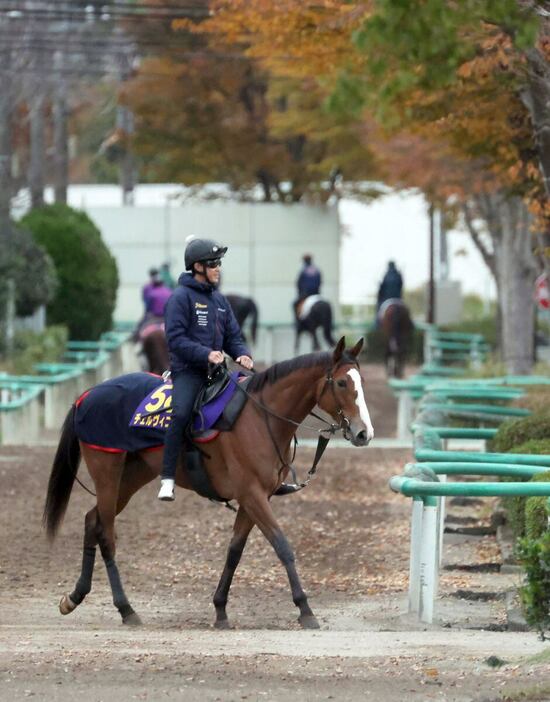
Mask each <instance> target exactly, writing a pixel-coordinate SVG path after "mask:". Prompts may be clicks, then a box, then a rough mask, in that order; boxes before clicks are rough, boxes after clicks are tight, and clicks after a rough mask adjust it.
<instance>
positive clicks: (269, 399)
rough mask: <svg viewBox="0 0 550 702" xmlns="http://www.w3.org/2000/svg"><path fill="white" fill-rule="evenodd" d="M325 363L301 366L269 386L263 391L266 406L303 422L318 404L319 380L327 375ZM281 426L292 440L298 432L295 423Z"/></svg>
mask: <svg viewBox="0 0 550 702" xmlns="http://www.w3.org/2000/svg"><path fill="white" fill-rule="evenodd" d="M326 372H327V369H326V367H325V366H324V365H323V364H320V365H318V366H312V367H311V368H301V369H299V370H296V371H293V372H292V373H289V374H288V375H287V376H286V377H285V378H282V379H281V380H278V381H276V382H275V383H273V384H272V385H270V386H268V387H267V388H266V389H265V390H264V392H263V398H264V401H265V404H266V406H268V407H269V408H270V409H271V410H272V411H273V412H274V413H276V414H278V415H279V416H280V417H285V418H286V419H291V420H292V421H293V422H297V423H298V424H301V423H302V422H303V421H304V419H305V418H306V417H307V416H308V414H309V413H310V412H311V410H312V409H313V408H314V407H315V405H316V390H317V383H318V381H319V380H320V379H321V378H322V377H323V376H324V375H326ZM280 424H281V427H280V432H281V436H282V438H287V435H288V439H289V440H290V439H291V438H292V436H293V435H294V434H295V433H296V426H295V425H294V424H290V423H288V424H286V425H284V426H282V423H280Z"/></svg>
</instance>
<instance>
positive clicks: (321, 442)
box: [226, 364, 359, 492]
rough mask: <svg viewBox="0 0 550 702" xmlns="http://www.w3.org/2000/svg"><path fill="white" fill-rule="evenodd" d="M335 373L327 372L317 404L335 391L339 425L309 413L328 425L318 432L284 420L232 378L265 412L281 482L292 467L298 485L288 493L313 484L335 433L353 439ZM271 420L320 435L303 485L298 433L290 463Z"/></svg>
mask: <svg viewBox="0 0 550 702" xmlns="http://www.w3.org/2000/svg"><path fill="white" fill-rule="evenodd" d="M340 365H341V364H340ZM356 365H357V367H359V364H356ZM338 367H339V366H338V365H337V366H336V370H337V369H338ZM333 371H334V368H330V369H329V370H328V371H327V373H326V375H325V384H324V385H323V388H322V390H321V392H320V393H319V397H318V398H317V402H316V404H318V403H319V402H320V400H321V398H322V397H323V395H324V394H325V391H326V390H327V388H330V390H331V392H332V396H333V399H334V403H335V406H336V415H337V416H338V418H339V421H338V423H337V424H335V423H334V422H327V420H326V419H324V418H323V417H321V416H320V415H318V414H317V413H316V412H313V411H311V412H309V415H310V416H312V417H315V418H316V419H319V420H320V421H321V422H323V424H326V425H327V426H326V427H324V428H322V429H318V428H317V427H313V426H308V425H307V424H305V425H304V424H303V423H302V422H296V421H295V420H294V419H290V417H284V416H282V415H280V414H277V412H274V411H273V410H272V409H271V408H269V407H267V406H266V405H265V404H264V402H263V401H260V400H258V399H257V398H255V397H254V396H253V395H252V394H251V393H249V392H247V390H246V389H245V388H243V387H242V386H241V385H240V384H239V383H238V382H237V381H236V380H234V379H233V378H231V375H229V377H230V378H231V381H232V382H233V383H234V384H235V385H236V386H237V387H238V388H239V389H240V390H241V392H244V393H245V395H246V396H247V397H248V399H249V400H252V402H253V403H254V404H255V405H256V406H257V407H259V408H260V409H261V410H262V411H263V413H264V421H265V424H266V428H267V431H268V434H269V438H270V439H271V443H272V444H273V446H274V448H275V451H276V453H277V457H278V458H279V461H280V463H281V467H280V468H279V471H278V476H279V479H280V477H281V473H282V472H283V471H284V469H285V468H288V470H289V472H290V473H291V475H292V478H293V480H294V485H286V488H287V490H286V492H297V491H298V490H302V489H303V488H305V487H306V486H307V485H308V484H309V482H310V480H311V479H312V478H313V477H314V476H315V474H316V472H317V465H318V463H319V461H320V460H321V457H322V455H323V453H324V452H325V449H326V447H327V446H328V443H329V441H330V439H331V438H332V436H334V434H336V432H337V431H341V432H342V435H343V437H344V439H346V440H348V441H349V439H350V432H351V422H350V421H349V419H348V418H347V417H346V415H345V413H344V409H343V407H342V406H341V404H340V403H339V402H338V398H337V397H336V390H335V389H334V382H335V379H334V375H333ZM226 372H227V370H226ZM269 417H275V418H276V419H279V420H281V421H283V422H286V423H287V424H293V425H294V426H295V427H300V426H303V427H304V428H305V429H310V430H312V431H315V432H317V433H318V434H319V439H318V441H317V448H316V450H315V456H314V459H313V464H312V466H311V468H310V469H309V470H308V472H307V475H306V479H305V480H304V481H303V482H301V483H298V482H297V477H296V469H295V468H294V466H293V465H292V463H293V461H294V459H295V458H296V448H297V446H298V439H297V438H296V434H294V451H293V455H292V459H291V462H290V463H288V462H287V461H285V459H284V458H283V455H282V452H281V449H280V448H279V445H278V444H277V440H276V438H275V436H274V435H273V429H272V427H271V424H270V423H269ZM324 434H327V436H324Z"/></svg>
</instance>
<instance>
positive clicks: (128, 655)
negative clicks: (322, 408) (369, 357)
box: [0, 369, 550, 702]
mask: <svg viewBox="0 0 550 702" xmlns="http://www.w3.org/2000/svg"><path fill="white" fill-rule="evenodd" d="M367 374H368V376H369V378H370V385H371V388H370V389H371V392H370V393H369V397H368V401H369V406H370V409H371V413H372V415H373V422H374V425H375V430H376V431H377V435H378V436H380V435H381V434H383V433H386V435H388V434H390V433H391V431H392V426H394V425H393V422H394V414H393V412H394V408H393V400H392V398H391V397H390V395H389V394H388V393H387V390H386V389H385V388H384V384H383V380H382V377H381V374H380V372H379V371H375V370H374V369H370V370H369V371H368V373H367ZM52 453H53V448H52V447H51V446H45V447H32V448H29V447H27V448H25V447H18V448H17V449H7V448H4V449H2V450H0V481H1V485H2V491H1V495H0V534H1V535H2V541H1V550H0V700H19V699H27V698H29V697H33V698H34V699H45V700H73V699H75V698H77V699H79V702H92V701H94V702H97V701H99V700H111V699H117V700H130V699H149V700H161V699H185V700H224V701H225V700H241V699H249V700H291V699H292V700H295V699H296V698H298V697H301V698H303V699H305V700H318V699H319V700H321V699H335V700H356V699H357V700H359V699H364V698H365V697H367V698H372V699H376V698H378V699H384V700H403V699H411V700H412V699H414V700H426V699H444V700H457V701H458V700H497V699H503V698H502V697H501V691H502V690H503V689H507V690H513V689H517V688H518V686H524V687H525V686H532V685H533V684H534V683H535V682H536V683H537V684H542V683H545V684H547V685H550V674H549V673H548V672H547V671H546V668H547V667H548V665H547V664H546V666H544V664H540V663H539V664H537V663H534V662H530V663H525V660H526V657H528V656H531V655H533V654H535V653H537V652H539V651H541V650H543V649H544V647H545V645H544V644H541V643H540V642H539V641H538V640H537V639H536V636H535V635H534V634H532V633H511V632H510V633H509V632H489V631H475V630H472V627H473V626H485V625H494V624H498V623H499V622H501V620H502V615H503V613H502V605H501V604H499V603H498V602H496V603H494V604H492V605H487V606H484V607H483V608H478V607H477V606H476V605H471V603H470V604H469V605H461V606H458V605H454V604H451V605H450V604H449V602H451V601H452V599H445V598H443V600H442V601H441V607H442V610H443V611H444V612H445V619H446V622H445V623H446V626H444V627H442V626H440V625H434V626H433V627H429V628H428V630H426V629H427V628H426V627H423V626H419V625H418V624H416V623H415V622H414V621H413V620H411V619H410V618H409V617H408V616H407V615H405V610H406V607H405V605H406V602H405V600H406V587H407V569H408V519H409V507H410V505H409V503H408V501H407V500H405V499H403V498H401V497H399V496H397V495H392V494H391V493H390V491H389V490H388V488H387V480H388V478H389V477H390V476H391V475H392V474H394V473H397V472H400V470H401V468H402V465H403V463H404V462H405V461H406V460H408V459H409V457H410V456H409V453H408V451H406V450H395V449H376V448H368V449H363V450H358V449H334V450H329V452H328V453H327V455H326V458H325V459H324V460H323V463H322V468H321V472H320V476H319V478H318V479H317V480H316V481H315V482H314V483H312V485H311V486H310V488H308V490H307V491H304V492H303V493H301V494H300V495H296V496H292V497H287V498H279V502H277V503H276V512H277V514H278V515H279V517H280V522H281V525H282V527H283V529H284V530H285V532H286V533H287V535H288V536H289V538H290V540H291V542H292V544H293V546H294V548H295V551H296V555H297V560H298V567H299V571H300V574H301V576H302V580H303V583H304V585H305V587H306V590H307V591H308V594H309V597H310V603H311V605H312V607H313V609H314V611H315V613H316V614H317V616H318V618H319V620H320V622H321V627H322V628H321V631H319V632H304V631H301V630H300V629H299V626H298V624H297V623H296V616H297V612H296V609H295V607H294V606H293V604H292V601H291V598H290V593H289V592H288V585H287V582H286V577H285V575H284V571H283V569H282V567H281V566H280V564H279V563H278V562H277V561H276V558H275V556H274V554H273V553H272V551H271V549H270V548H269V547H268V546H267V544H266V543H265V541H264V540H263V538H262V537H261V535H259V534H258V533H255V532H253V535H252V536H251V540H250V543H249V545H248V547H247V550H246V552H245V556H244V558H243V561H242V564H241V566H240V567H239V570H238V571H237V575H236V577H235V583H234V586H233V588H232V591H231V598H230V603H229V606H228V612H229V616H230V618H231V621H232V623H233V625H234V626H235V630H234V631H229V632H218V631H214V630H213V629H212V628H211V624H212V621H213V607H212V604H211V599H212V594H213V591H214V588H215V586H216V584H217V580H218V578H219V575H220V571H221V568H222V565H223V561H224V558H225V551H226V547H227V543H228V539H229V535H230V530H231V524H232V518H233V517H232V513H230V512H229V511H228V510H226V509H224V508H222V507H219V506H217V505H214V504H211V503H209V502H207V501H205V500H202V499H200V498H198V497H196V496H194V495H191V494H189V493H185V492H183V491H179V492H178V496H177V501H176V503H174V504H166V503H159V502H157V500H156V499H155V490H156V486H154V485H149V486H147V487H146V488H145V489H143V490H142V491H141V492H140V493H138V495H136V497H135V498H134V500H133V501H132V503H131V504H130V505H129V507H128V508H127V510H126V511H125V512H124V513H123V514H122V515H121V516H120V517H119V519H118V522H117V523H118V536H119V539H118V558H117V560H118V563H119V568H120V571H121V575H122V578H123V580H124V583H125V586H126V591H127V594H128V596H129V598H130V601H131V602H132V604H133V605H134V607H135V609H136V610H137V611H138V612H139V614H140V615H141V617H142V619H143V621H144V623H145V624H144V626H143V627H142V628H140V629H127V628H125V627H123V626H122V625H121V624H120V623H119V615H118V613H117V611H116V609H115V608H114V607H113V605H112V604H111V601H110V592H109V588H108V583H107V579H106V575H105V570H104V568H103V567H102V563H101V562H100V561H99V560H98V561H97V562H96V574H95V578H94V589H93V590H92V592H91V594H90V595H89V596H88V598H87V599H86V600H85V602H84V603H83V604H82V605H81V606H80V607H79V608H78V609H77V610H76V611H75V612H74V613H73V614H71V615H69V616H68V617H61V615H60V614H59V613H58V611H57V602H58V599H59V597H60V595H61V594H62V593H63V592H65V591H67V590H71V589H72V587H73V586H74V581H75V579H76V577H77V575H78V570H79V567H80V559H81V541H82V526H83V524H82V521H83V515H84V513H85V511H86V510H87V509H89V507H90V506H91V504H92V500H93V498H92V497H91V496H89V495H88V494H87V493H85V492H84V491H83V490H82V489H81V488H80V487H79V486H78V485H76V486H75V488H74V492H73V496H72V498H71V503H70V505H69V510H68V514H67V517H66V520H65V523H64V525H63V527H62V530H61V533H60V536H59V538H58V540H57V541H56V543H55V545H54V547H53V548H50V547H49V546H48V545H47V543H46V540H45V538H44V536H43V534H42V531H41V525H40V515H41V509H42V504H43V497H44V491H45V485H46V482H47V478H48V472H49V465H50V462H51V457H52ZM312 455H313V451H312V450H311V449H303V450H302V451H301V452H300V454H299V459H298V465H299V466H301V467H302V468H304V469H305V468H307V466H308V465H310V462H311V458H312ZM80 475H81V477H82V479H83V480H86V473H85V471H81V474H80ZM476 548H477V553H476V554H473V555H474V556H475V557H477V558H478V559H481V560H483V559H486V560H490V561H493V560H494V559H495V558H498V553H497V552H496V549H495V544H494V542H493V540H492V538H491V537H487V539H486V540H484V541H483V544H482V550H481V551H480V550H479V548H478V547H476ZM463 555H464V551H462V552H461V554H460V557H463ZM491 578H494V576H490V575H489V576H487V575H485V576H483V575H479V574H478V575H464V574H460V575H459V576H458V575H456V573H454V572H449V573H443V574H442V578H441V591H442V593H443V594H444V595H445V594H450V593H452V591H453V590H456V588H457V587H472V588H473V587H477V588H490V587H492V586H493V583H492V581H491ZM449 627H451V628H449ZM491 654H495V655H499V656H500V657H501V658H504V659H506V660H507V661H508V662H509V663H508V665H506V666H503V667H501V668H498V669H491V668H489V667H488V666H487V665H486V664H485V663H484V662H483V661H484V660H485V659H486V658H487V657H488V656H489V655H491ZM532 699H541V700H542V699H550V697H545V696H542V695H541V696H539V697H533V698H532Z"/></svg>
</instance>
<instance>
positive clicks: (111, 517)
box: [43, 338, 374, 629]
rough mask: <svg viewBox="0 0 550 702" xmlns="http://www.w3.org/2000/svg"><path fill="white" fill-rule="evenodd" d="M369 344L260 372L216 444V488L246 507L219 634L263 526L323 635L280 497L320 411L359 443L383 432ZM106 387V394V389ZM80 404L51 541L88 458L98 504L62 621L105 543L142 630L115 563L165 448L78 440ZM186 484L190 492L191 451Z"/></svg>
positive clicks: (117, 589) (87, 583) (122, 600)
mask: <svg viewBox="0 0 550 702" xmlns="http://www.w3.org/2000/svg"><path fill="white" fill-rule="evenodd" d="M362 345H363V339H361V340H360V341H358V342H357V344H356V345H355V346H354V347H353V348H352V349H349V350H346V349H345V340H344V338H342V339H340V341H339V342H338V344H337V346H336V348H335V349H334V351H333V352H325V353H315V354H306V355H304V356H299V357H297V358H293V359H291V360H289V361H283V362H281V363H276V364H275V365H273V366H271V367H270V368H268V369H267V370H265V371H263V372H260V373H256V374H254V375H253V376H252V377H251V378H250V379H249V381H248V382H249V384H248V385H247V389H246V392H247V394H248V399H247V402H246V404H245V406H244V408H243V410H242V412H241V414H240V416H239V418H238V419H237V421H236V423H235V425H234V426H233V428H232V430H231V431H227V432H225V431H222V432H221V433H219V434H218V437H217V438H216V439H214V440H213V441H212V442H211V443H210V444H209V447H208V455H207V456H205V461H204V465H205V468H206V471H207V473H208V476H209V478H210V481H211V483H212V485H213V487H214V489H215V490H216V492H217V493H218V495H219V496H221V497H223V498H224V499H227V500H236V501H237V502H238V505H239V507H238V511H237V515H236V518H235V523H234V527H233V537H232V539H231V542H230V544H229V550H228V552H227V558H226V562H225V567H224V569H223V572H222V575H221V578H220V580H219V584H218V587H217V589H216V592H215V594H214V607H215V610H216V620H215V626H216V628H221V629H224V628H229V621H228V618H227V613H226V605H227V600H228V594H229V589H230V586H231V582H232V580H233V575H234V573H235V570H236V568H237V565H238V564H239V561H240V559H241V555H242V553H243V550H244V547H245V544H246V541H247V538H248V535H249V533H250V531H251V530H252V528H253V527H254V526H257V527H258V528H259V529H260V531H261V532H262V533H263V535H264V536H265V538H266V539H267V540H268V541H269V543H270V544H271V546H272V547H273V549H274V550H275V553H276V554H277V556H278V557H279V559H280V561H281V562H282V564H283V565H284V567H285V569H286V572H287V575H288V579H289V582H290V589H291V592H292V599H293V601H294V604H295V605H296V606H297V607H298V608H299V610H300V615H299V622H300V623H301V625H302V626H303V627H304V628H308V629H312V628H315V629H316V628H319V624H318V622H317V619H316V618H315V615H314V614H313V612H312V610H311V608H310V606H309V603H308V599H307V596H306V593H305V592H304V590H303V588H302V585H301V583H300V579H299V577H298V572H297V569H296V565H295V559H294V553H293V550H292V548H291V546H290V544H289V542H288V541H287V539H286V537H285V535H284V534H283V532H282V530H281V527H280V526H279V524H278V522H277V519H276V518H275V515H274V513H273V510H272V507H271V502H270V498H271V496H272V495H273V493H274V492H275V491H276V490H277V489H278V488H279V487H280V486H281V484H282V482H283V481H284V479H285V477H286V475H287V474H288V472H289V470H290V468H291V466H290V461H291V454H292V451H291V448H292V443H293V436H294V434H295V432H296V428H297V427H298V426H299V425H300V424H301V423H302V422H303V421H304V419H305V418H306V417H307V416H308V414H309V413H310V412H311V411H312V410H313V408H314V407H315V405H318V406H319V407H320V408H321V409H322V410H324V411H325V412H326V413H327V414H328V415H330V416H331V417H332V419H333V420H334V424H332V425H331V430H332V432H334V431H336V430H341V431H342V434H343V436H344V438H345V439H347V440H348V441H350V442H351V444H353V445H354V446H366V445H367V444H368V443H369V441H370V440H371V439H372V437H373V435H374V430H373V428H372V424H371V420H370V416H369V411H368V408H367V404H366V401H365V395H364V379H363V377H362V376H361V373H360V368H359V362H358V360H357V357H358V355H359V352H360V351H361V347H362ZM125 377H126V376H121V378H125ZM96 387H98V388H101V384H100V385H99V386H96ZM78 402H79V401H77V402H76V403H75V404H73V406H72V407H71V409H70V410H69V412H68V414H67V417H66V419H65V422H64V424H63V428H62V431H61V437H60V441H59V445H58V447H57V452H56V454H55V458H54V461H53V465H52V470H51V474H50V478H49V484H48V491H47V497H46V502H45V506H44V517H43V518H44V524H45V527H46V529H47V533H48V536H49V537H50V539H53V538H54V537H55V534H56V532H57V530H58V527H59V525H60V522H61V520H62V518H63V516H64V513H65V510H66V508H67V505H68V502H69V498H70V495H71V490H72V487H73V482H74V480H75V478H76V473H77V470H78V466H79V462H80V459H81V457H82V458H83V459H84V462H85V464H86V466H87V469H88V472H89V474H90V476H91V478H92V480H93V482H94V484H95V490H96V496H97V504H96V505H95V507H93V509H91V510H90V511H89V512H88V513H87V514H86V516H85V518H84V554H83V560H82V569H81V573H80V577H79V579H78V580H77V582H76V585H75V588H74V590H73V592H72V593H71V594H65V595H63V597H62V599H61V602H60V605H59V609H60V612H61V613H62V614H69V613H70V612H72V611H73V610H74V609H75V608H76V607H77V606H78V605H79V604H81V602H82V601H83V599H84V598H85V596H86V595H87V594H88V593H89V592H90V590H91V586H92V574H93V569H94V561H95V554H96V546H99V550H100V552H101V555H102V557H103V560H104V562H105V566H106V568H107V574H108V577H109V582H110V585H111V590H112V594H113V602H114V605H115V607H116V608H117V609H118V611H119V613H120V615H121V617H122V621H123V623H125V624H141V620H140V618H139V615H138V614H137V613H136V612H135V611H134V609H133V608H132V606H131V605H130V603H129V601H128V598H127V597H126V594H125V592H124V589H123V586H122V581H121V578H120V574H119V571H118V568H117V565H116V562H115V551H116V546H115V517H116V515H117V514H120V512H121V511H122V510H123V509H124V508H125V507H126V505H127V504H128V502H129V501H130V498H131V497H132V495H134V494H135V493H136V492H137V490H139V489H140V488H142V487H143V486H144V485H146V484H147V483H149V482H150V481H151V480H153V479H154V478H156V477H157V476H158V475H159V473H160V470H161V465H162V454H163V447H162V446H160V447H159V450H157V451H151V450H144V451H138V452H135V453H124V452H120V453H110V452H106V451H105V450H97V447H96V448H93V447H92V446H90V445H88V444H86V443H84V442H83V441H80V440H79V438H78V436H77V434H76V430H75V426H76V423H75V422H76V419H75V418H76V417H77V414H76V412H77V405H78ZM85 418H86V415H84V419H85ZM81 419H82V418H79V421H81ZM79 426H80V425H79ZM176 483H177V485H179V486H180V487H183V488H187V489H190V483H189V480H188V478H187V476H186V471H185V453H183V448H182V454H181V455H180V459H179V462H178V469H177V475H176Z"/></svg>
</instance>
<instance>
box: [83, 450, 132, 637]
mask: <svg viewBox="0 0 550 702" xmlns="http://www.w3.org/2000/svg"><path fill="white" fill-rule="evenodd" d="M83 455H84V458H85V460H86V465H87V466H88V470H89V472H90V475H91V476H92V478H93V480H94V483H95V486H96V492H97V511H98V519H97V523H96V536H97V543H98V544H99V550H100V551H101V555H102V557H103V561H104V563H105V567H106V569H107V576H108V578H109V583H110V585H111V591H112V593H113V603H114V605H115V607H116V608H117V609H118V611H119V612H120V616H121V617H122V621H123V623H124V624H141V620H140V619H139V617H138V616H137V614H136V613H135V612H134V610H133V608H132V606H131V605H130V603H129V602H128V598H127V597H126V593H125V592H124V588H123V587H122V581H121V579H120V574H119V572H118V567H117V564H116V562H115V553H116V545H115V516H116V514H117V504H118V499H119V490H120V482H121V477H122V473H123V470H124V463H125V461H126V454H125V453H115V454H106V453H100V452H98V451H93V450H91V449H87V448H86V447H84V448H83Z"/></svg>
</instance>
